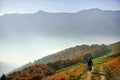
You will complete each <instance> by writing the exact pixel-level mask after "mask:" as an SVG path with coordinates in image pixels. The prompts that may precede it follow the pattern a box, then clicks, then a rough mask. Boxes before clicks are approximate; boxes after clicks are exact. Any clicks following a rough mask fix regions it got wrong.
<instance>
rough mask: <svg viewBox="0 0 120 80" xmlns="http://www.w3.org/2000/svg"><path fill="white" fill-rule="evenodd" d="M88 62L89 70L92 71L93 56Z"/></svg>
mask: <svg viewBox="0 0 120 80" xmlns="http://www.w3.org/2000/svg"><path fill="white" fill-rule="evenodd" d="M87 64H88V69H89V71H91V70H92V65H93V62H92V59H91V58H90V59H89V60H88V62H87Z"/></svg>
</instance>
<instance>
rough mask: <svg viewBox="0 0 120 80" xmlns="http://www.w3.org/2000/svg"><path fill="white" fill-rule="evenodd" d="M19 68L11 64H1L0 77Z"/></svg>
mask: <svg viewBox="0 0 120 80" xmlns="http://www.w3.org/2000/svg"><path fill="white" fill-rule="evenodd" d="M16 67H17V66H16V65H14V64H10V63H5V62H0V76H2V74H6V73H9V72H10V71H12V70H14V69H15V68H16Z"/></svg>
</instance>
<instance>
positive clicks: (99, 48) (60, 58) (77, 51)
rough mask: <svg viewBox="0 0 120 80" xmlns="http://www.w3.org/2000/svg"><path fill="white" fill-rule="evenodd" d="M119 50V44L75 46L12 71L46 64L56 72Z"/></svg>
mask: <svg viewBox="0 0 120 80" xmlns="http://www.w3.org/2000/svg"><path fill="white" fill-rule="evenodd" d="M119 48H120V42H116V43H113V44H110V45H104V44H102V45H97V44H93V45H91V46H89V45H81V46H75V47H71V48H68V49H65V50H62V51H60V52H57V53H54V54H52V55H48V56H46V57H43V58H41V59H39V60H35V61H34V62H33V63H27V64H26V65H23V66H22V67H19V68H18V69H15V70H14V71H18V70H21V69H24V68H25V67H28V66H30V65H32V64H41V63H42V64H47V65H48V66H50V67H53V68H55V69H56V70H58V69H61V68H63V67H67V66H70V65H73V64H76V63H79V62H82V63H84V62H86V60H87V58H88V57H91V56H92V57H93V58H96V57H99V56H102V55H106V54H108V53H114V52H117V51H119V50H120V49H119ZM61 64H62V66H61ZM63 64H64V65H63Z"/></svg>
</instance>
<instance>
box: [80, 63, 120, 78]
mask: <svg viewBox="0 0 120 80" xmlns="http://www.w3.org/2000/svg"><path fill="white" fill-rule="evenodd" d="M79 80H120V79H118V78H117V77H116V76H115V74H114V73H113V71H112V70H111V69H110V67H109V66H108V65H107V63H96V64H94V65H93V69H92V71H87V72H86V73H85V74H83V75H82V76H81V77H80V79H79Z"/></svg>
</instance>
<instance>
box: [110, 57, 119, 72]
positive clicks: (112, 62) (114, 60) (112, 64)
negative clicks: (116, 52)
mask: <svg viewBox="0 0 120 80" xmlns="http://www.w3.org/2000/svg"><path fill="white" fill-rule="evenodd" d="M108 64H109V66H110V67H112V69H113V70H114V71H115V72H117V73H120V56H118V57H115V58H112V59H110V60H109V61H108Z"/></svg>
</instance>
